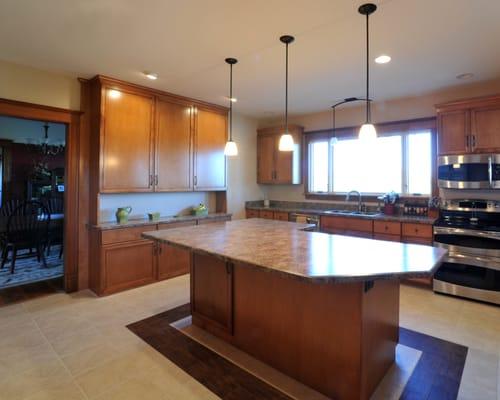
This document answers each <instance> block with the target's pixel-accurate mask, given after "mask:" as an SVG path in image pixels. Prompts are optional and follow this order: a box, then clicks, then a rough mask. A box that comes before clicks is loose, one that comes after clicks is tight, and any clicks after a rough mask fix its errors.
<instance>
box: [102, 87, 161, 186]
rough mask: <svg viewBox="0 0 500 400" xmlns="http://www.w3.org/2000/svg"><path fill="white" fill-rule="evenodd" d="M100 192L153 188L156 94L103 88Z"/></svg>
mask: <svg viewBox="0 0 500 400" xmlns="http://www.w3.org/2000/svg"><path fill="white" fill-rule="evenodd" d="M103 103H104V104H103V117H102V129H101V175H100V178H101V192H103V193H108V192H125V191H127V192H128V191H133V192H150V191H152V190H153V181H152V179H151V177H152V176H153V168H154V163H153V154H154V151H153V139H154V97H153V96H151V95H147V94H139V93H132V92H128V91H125V90H122V91H117V90H114V89H111V88H110V87H104V89H103Z"/></svg>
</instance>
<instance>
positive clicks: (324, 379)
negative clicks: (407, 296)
mask: <svg viewBox="0 0 500 400" xmlns="http://www.w3.org/2000/svg"><path fill="white" fill-rule="evenodd" d="M307 227H309V225H308V224H298V223H294V222H286V221H278V220H267V219H260V218H251V219H244V220H237V221H231V222H226V223H224V224H212V225H198V226H193V227H184V228H173V229H164V230H160V231H156V232H144V233H143V234H142V235H143V237H145V238H147V239H152V240H156V241H158V242H161V243H166V244H170V245H174V246H179V247H181V248H184V249H188V250H189V251H190V253H191V254H190V260H191V274H190V280H191V285H190V288H191V290H190V296H191V314H192V315H191V316H192V324H193V325H195V326H197V327H198V328H200V329H204V330H206V331H208V332H210V333H211V334H213V335H216V336H218V337H219V338H220V339H222V340H224V341H226V342H228V343H230V344H231V345H233V346H235V347H237V348H239V349H240V350H242V351H244V352H246V353H248V354H250V355H251V356H253V357H255V358H257V359H259V360H260V361H262V362H264V363H266V364H268V365H270V366H272V367H273V368H275V369H277V370H279V371H281V372H282V373H284V374H286V375H289V376H290V377H292V378H294V379H296V380H298V381H300V382H302V383H304V384H305V385H307V386H310V387H311V388H313V389H315V390H317V391H319V392H320V393H323V394H324V395H326V396H327V397H329V398H332V399H333V398H334V399H360V400H368V399H369V398H370V397H371V395H372V394H373V392H374V391H375V389H376V387H377V385H378V384H379V382H380V381H381V380H382V379H383V377H384V376H385V374H386V372H387V371H388V370H389V369H390V368H391V366H392V365H393V364H394V360H395V349H396V345H397V343H398V340H399V279H400V278H406V277H408V276H430V275H431V274H432V273H433V272H434V271H435V269H436V268H437V267H438V266H439V264H440V263H441V260H442V259H443V257H444V256H445V255H446V253H447V252H446V251H445V250H443V249H439V248H435V247H431V246H422V245H413V244H403V243H395V242H385V241H379V240H373V239H362V238H355V237H348V236H340V235H330V234H327V233H320V232H308V231H304V229H306V228H307ZM290 278H296V279H290ZM332 377H335V379H332Z"/></svg>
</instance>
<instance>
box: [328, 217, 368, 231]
mask: <svg viewBox="0 0 500 400" xmlns="http://www.w3.org/2000/svg"><path fill="white" fill-rule="evenodd" d="M321 228H322V229H323V228H325V229H329V228H334V229H344V230H346V231H359V232H369V233H372V232H373V221H372V220H368V219H361V218H350V217H321Z"/></svg>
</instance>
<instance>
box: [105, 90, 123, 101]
mask: <svg viewBox="0 0 500 400" xmlns="http://www.w3.org/2000/svg"><path fill="white" fill-rule="evenodd" d="M108 95H109V97H111V98H112V99H118V98H120V96H121V95H122V94H121V93H120V91H119V90H116V89H111V90H109V91H108Z"/></svg>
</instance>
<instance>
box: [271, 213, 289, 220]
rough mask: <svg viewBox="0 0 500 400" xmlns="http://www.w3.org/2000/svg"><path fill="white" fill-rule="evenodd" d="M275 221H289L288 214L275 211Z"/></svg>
mask: <svg viewBox="0 0 500 400" xmlns="http://www.w3.org/2000/svg"><path fill="white" fill-rule="evenodd" d="M274 219H277V220H279V221H288V213H287V212H281V211H275V212H274Z"/></svg>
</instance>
